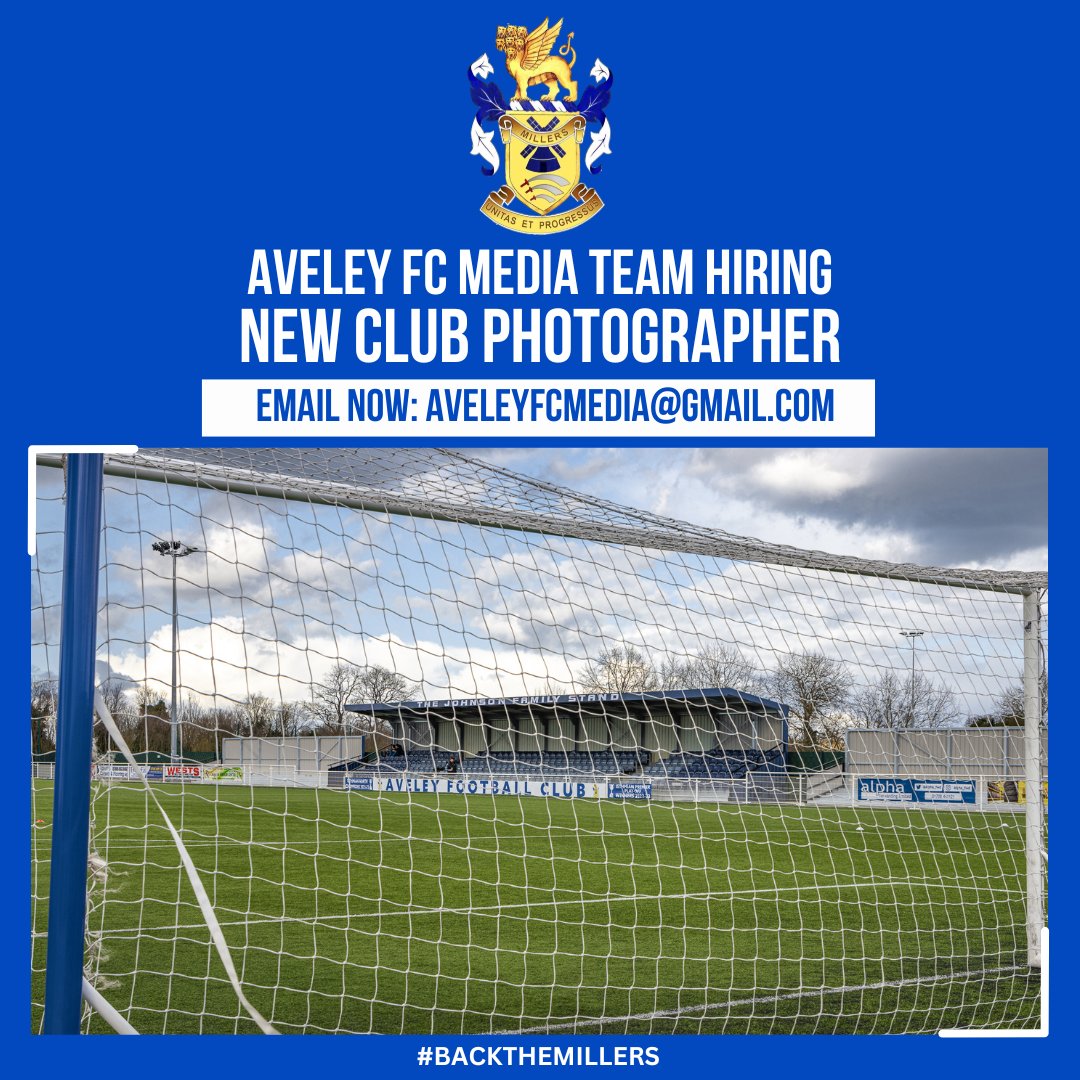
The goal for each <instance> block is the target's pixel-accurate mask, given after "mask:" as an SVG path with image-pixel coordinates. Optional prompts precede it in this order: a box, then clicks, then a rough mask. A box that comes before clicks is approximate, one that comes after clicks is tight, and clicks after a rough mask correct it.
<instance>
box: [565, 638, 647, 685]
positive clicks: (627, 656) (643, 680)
mask: <svg viewBox="0 0 1080 1080" xmlns="http://www.w3.org/2000/svg"><path fill="white" fill-rule="evenodd" d="M579 685H580V687H581V690H582V692H584V693H586V694H644V693H646V692H647V691H649V690H659V689H660V675H659V673H658V672H657V671H656V669H655V668H654V667H653V665H652V661H650V660H649V658H648V657H647V656H646V655H645V654H644V653H643V652H642V651H641V650H640V649H638V648H636V647H635V646H633V645H616V646H615V647H614V648H611V649H608V650H607V652H603V653H601V654H600V655H599V656H598V657H597V658H596V659H595V660H593V661H591V662H590V663H589V665H588V666H587V667H586V668H585V670H584V672H582V675H581V678H580V680H579Z"/></svg>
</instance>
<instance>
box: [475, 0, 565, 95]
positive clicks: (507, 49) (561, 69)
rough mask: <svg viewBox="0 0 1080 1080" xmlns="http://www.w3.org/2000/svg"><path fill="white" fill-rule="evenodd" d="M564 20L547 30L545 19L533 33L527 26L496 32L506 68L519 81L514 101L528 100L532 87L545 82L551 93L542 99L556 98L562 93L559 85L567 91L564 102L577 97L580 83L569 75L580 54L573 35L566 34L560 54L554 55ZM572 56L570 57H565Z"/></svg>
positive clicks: (498, 47) (510, 27)
mask: <svg viewBox="0 0 1080 1080" xmlns="http://www.w3.org/2000/svg"><path fill="white" fill-rule="evenodd" d="M562 24H563V21H562V19H560V20H559V21H558V22H557V23H556V24H555V25H554V26H553V27H551V28H550V29H548V21H547V19H545V20H544V21H543V22H542V23H541V24H540V25H539V26H538V27H537V28H536V29H535V30H534V31H533V32H532V33H531V34H527V33H526V32H525V27H524V26H500V27H499V29H498V32H497V33H496V34H495V48H496V49H498V50H499V52H503V53H506V70H507V71H509V72H510V74H511V76H512V77H513V79H514V82H516V83H517V93H516V94H514V101H526V100H528V97H529V87H530V86H540V85H541V84H543V85H544V86H546V87H547V88H548V92H547V93H546V94H544V96H543V97H542V98H541V100H542V101H554V100H555V99H556V98H557V97H558V96H559V86H560V84H561V85H562V88H563V89H564V90H565V91H566V97H565V98H564V99H563V100H564V101H573V100H574V99H575V98H576V97H577V83H576V82H574V80H573V79H572V78H571V76H570V69H571V68H572V67H573V66H574V61H575V60H577V53H576V52H575V51H574V48H573V46H572V45H571V44H570V42H571V41H572V40H573V38H574V35H573V34H567V35H566V44H565V45H564V46H563V47H562V48H561V49H560V50H559V55H558V56H552V55H551V50H552V49H553V48H554V47H555V42H556V41H558V40H559V31H560V30H562ZM567 54H569V55H570V59H569V60H564V59H563V57H564V56H566V55H567Z"/></svg>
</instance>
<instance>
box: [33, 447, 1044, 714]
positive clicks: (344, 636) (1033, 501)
mask: <svg viewBox="0 0 1080 1080" xmlns="http://www.w3.org/2000/svg"><path fill="white" fill-rule="evenodd" d="M268 453H271V454H272V453H273V452H269V451H268ZM372 453H376V454H378V453H381V452H372ZM467 453H468V454H469V455H470V456H473V457H483V458H485V459H486V460H488V461H490V462H492V463H495V464H498V465H501V466H504V467H506V468H509V469H512V470H515V471H517V472H520V473H524V474H527V475H529V476H532V477H537V478H539V479H542V480H547V481H549V482H552V483H556V484H559V485H563V486H566V487H569V488H573V489H576V490H579V491H582V492H585V493H587V494H594V495H597V496H601V497H603V498H604V499H607V500H610V501H612V502H615V503H622V504H628V505H631V506H634V507H637V508H639V509H644V510H649V511H653V512H656V513H660V514H663V515H666V516H669V517H673V518H680V519H684V520H688V521H691V522H694V523H696V524H701V525H710V526H717V527H720V528H723V529H726V530H728V531H729V532H732V533H736V534H739V535H744V536H751V537H757V538H760V539H763V540H767V541H770V542H774V543H785V544H791V545H795V546H798V547H804V548H815V549H818V550H825V551H829V552H832V553H835V554H841V555H856V556H863V557H867V558H875V559H886V560H890V561H902V562H915V563H921V564H925V565H938V566H980V567H989V568H994V569H1022V570H1037V569H1042V568H1044V567H1045V566H1046V561H1047V551H1046V454H1045V452H1043V451H1028V450H866V449H851V450H848V449H844V450H836V449H832V450H817V449H814V450H795V449H780V450H776V449H773V450H756V449H753V450H743V449H724V450H702V449H689V450H684V449H664V450H644V449H643V450H634V449H620V450H611V449H581V450H567V449H543V450H541V449H530V450H527V451H526V450H501V449H489V450H483V451H467ZM337 458H342V460H343V461H344V460H348V461H352V460H353V458H355V459H356V461H357V463H358V464H357V469H358V472H357V478H358V481H360V480H365V481H366V482H369V481H370V479H371V468H372V465H371V462H368V461H367V459H366V458H365V457H364V454H363V453H361V452H349V453H347V454H344V455H343V454H342V453H341V452H334V460H337ZM456 460H457V459H456V458H455V459H454V461H456ZM286 464H287V463H283V464H281V465H280V466H275V465H274V463H273V462H271V463H270V466H271V471H274V469H275V468H280V470H282V471H287V470H286ZM339 464H340V462H339ZM444 464H445V463H444ZM459 467H460V468H461V469H462V470H464V471H463V472H462V474H461V476H462V477H463V476H464V475H465V473H467V472H469V471H470V469H471V467H468V466H459V465H457V464H453V463H451V465H450V466H449V468H450V470H451V471H450V472H449V473H446V474H444V473H443V472H440V471H439V470H438V469H437V468H435V465H434V464H432V465H431V468H430V470H429V472H427V473H425V474H422V475H420V476H419V477H413V478H412V479H413V481H415V482H416V483H419V481H420V480H424V478H425V476H426V477H427V482H429V483H430V484H433V485H435V488H437V489H438V490H443V489H444V488H446V490H453V489H455V485H456V483H457V479H461V477H459V476H458V474H457V473H456V472H454V470H457V469H459ZM475 471H476V470H471V472H474V473H475ZM290 475H291V474H290ZM455 478H457V479H455ZM446 485H449V487H448V488H447V487H446ZM62 490H63V488H62V476H61V475H60V474H59V472H58V471H57V470H53V469H42V470H39V487H38V494H39V498H40V502H39V511H38V525H39V546H38V557H37V559H36V560H35V563H34V573H33V586H34V594H35V597H34V599H35V602H34V611H33V613H32V644H33V668H34V671H35V673H42V674H47V673H51V674H55V663H56V658H57V648H56V644H57V641H58V634H59V614H60V573H59V570H60V563H61V554H62V548H63V544H62V533H61V514H62V502H61V495H62ZM173 536H177V537H180V538H181V539H183V540H184V541H186V542H187V543H190V544H193V545H195V546H196V547H197V548H198V549H199V553H198V554H197V555H195V556H193V557H190V558H186V559H184V560H182V561H181V563H180V564H179V567H178V570H179V573H178V578H179V582H178V584H179V605H178V607H179V611H180V650H179V651H180V661H181V664H180V666H181V684H182V687H183V691H184V693H185V694H186V695H189V696H191V697H193V698H196V699H199V700H201V701H203V702H204V703H214V704H223V703H225V704H227V703H237V702H242V701H244V700H245V699H246V698H247V697H248V696H249V695H250V694H253V693H261V694H267V695H269V696H270V697H271V698H272V699H273V700H286V701H295V700H302V699H304V698H306V697H307V696H309V695H310V691H311V686H312V685H313V684H314V683H315V682H317V681H318V680H320V679H321V678H323V677H324V676H325V675H326V673H327V672H328V670H329V669H330V668H331V667H332V665H334V664H335V663H337V662H339V661H341V660H345V661H348V662H350V663H355V664H358V665H361V666H364V665H370V664H379V665H382V666H385V667H388V668H390V669H392V670H394V671H396V672H398V673H399V674H401V675H402V676H404V677H405V678H407V679H408V680H410V681H413V682H415V683H417V684H419V685H420V686H421V687H422V696H425V697H467V696H471V695H474V694H485V695H487V694H491V695H500V694H518V693H537V692H549V691H550V690H551V689H552V688H561V689H566V688H575V687H576V686H577V685H578V682H579V680H580V679H581V678H583V677H584V673H585V672H586V670H587V668H588V665H589V664H590V663H591V662H592V661H593V660H595V658H596V657H597V656H598V655H600V654H602V653H603V652H604V651H606V650H608V649H612V648H615V647H623V646H633V647H634V648H636V649H640V650H643V651H645V652H646V653H647V654H648V655H649V656H650V657H653V658H654V659H655V662H656V663H657V665H658V666H659V665H661V664H662V663H664V662H667V661H680V662H681V661H685V660H686V659H687V658H693V657H695V656H699V655H704V654H705V653H707V652H708V651H709V650H710V649H714V648H716V647H717V646H722V647H724V648H726V649H732V650H736V651H737V652H738V653H740V654H741V655H742V656H743V657H744V659H746V660H747V661H748V662H750V663H751V664H752V665H753V666H754V668H755V670H757V671H759V672H762V673H768V672H770V671H772V670H774V669H775V668H776V666H777V664H778V663H779V662H780V660H781V659H782V658H783V657H784V656H786V655H792V654H795V653H800V652H807V651H819V652H823V653H825V654H827V655H828V656H830V657H832V658H834V659H836V660H838V661H840V662H842V663H844V664H846V665H848V666H849V667H850V668H851V670H852V672H853V673H855V677H856V679H857V681H860V682H864V683H865V682H869V681H871V680H872V679H874V678H875V677H877V676H878V675H880V674H881V673H883V672H885V671H898V672H902V673H904V672H906V671H907V670H909V665H910V663H911V659H910V658H911V652H910V650H909V648H908V641H907V639H905V638H904V637H903V636H902V634H901V631H902V630H904V629H908V628H918V629H920V630H922V631H924V633H925V637H924V639H923V640H922V641H921V651H920V654H919V662H920V665H921V667H920V670H921V671H922V672H924V673H925V674H926V675H927V676H928V677H931V678H932V679H933V681H934V682H935V684H937V685H940V686H942V687H945V688H947V689H949V690H950V692H952V693H954V694H955V695H956V697H957V700H958V701H959V702H960V707H961V709H962V713H963V714H964V715H976V714H979V713H981V712H983V711H986V710H987V709H989V708H992V707H993V704H994V702H995V701H996V700H997V699H998V697H999V696H1000V694H1001V693H1003V692H1004V691H1005V690H1007V689H1008V688H1010V687H1011V686H1012V685H1014V684H1015V682H1016V680H1017V672H1018V670H1019V665H1020V648H1021V637H1020V625H1021V621H1020V612H1019V607H1018V600H1017V598H1016V597H1015V596H1012V595H1008V594H1000V593H974V592H972V591H971V590H966V589H951V588H946V587H939V586H934V585H919V584H916V583H910V582H896V581H882V580H881V579H872V578H869V579H858V578H853V577H849V576H846V575H836V574H830V573H828V572H815V571H809V570H800V569H797V568H789V569H785V568H783V567H778V566H770V565H766V564H755V563H746V562H744V563H733V562H731V561H729V560H727V559H724V558H719V557H713V556H699V555H693V554H688V553H682V552H679V551H646V550H642V549H634V548H633V547H632V546H628V547H620V546H618V545H613V544H608V545H605V544H600V543H597V542H590V541H582V540H573V539H567V538H559V537H557V536H550V535H543V536H542V535H539V534H532V533H522V532H520V531H515V530H513V529H511V530H498V529H490V528H478V527H476V526H473V525H469V524H466V523H463V522H457V523H455V522H452V521H449V522H448V521H442V520H439V519H433V518H430V517H427V516H412V515H407V514H394V515H387V514H383V513H379V512H366V511H356V510H349V509H347V508H341V507H336V506H321V505H318V504H307V503H306V502H303V501H288V502H284V501H281V500H274V499H270V498H257V497H250V496H240V495H235V496H228V497H227V496H225V495H223V494H221V493H219V492H207V491H205V490H197V489H194V488H190V487H185V486H182V485H169V486H165V485H161V484H156V483H152V482H141V483H135V482H133V481H130V480H125V479H123V478H117V477H109V478H108V480H107V484H106V498H105V533H104V543H103V558H104V562H105V568H104V572H103V573H104V576H103V583H102V610H101V617H100V621H99V638H100V643H99V659H102V660H103V661H105V662H107V663H108V665H109V667H110V668H111V670H112V672H113V674H114V675H115V676H116V677H118V678H121V679H123V680H127V681H129V682H130V683H131V684H132V685H142V684H147V685H151V686H153V687H155V688H156V689H157V690H158V691H159V692H161V693H165V692H166V691H167V689H168V686H169V682H170V670H171V657H172V645H171V626H170V614H171V580H170V573H171V568H172V564H171V562H168V561H167V560H166V561H163V560H162V559H161V558H160V557H159V556H157V555H156V554H155V553H154V552H153V551H152V548H151V543H152V542H153V540H155V539H159V538H162V537H165V538H168V537H173Z"/></svg>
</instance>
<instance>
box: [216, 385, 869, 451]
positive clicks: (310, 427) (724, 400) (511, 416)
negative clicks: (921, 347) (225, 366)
mask: <svg viewBox="0 0 1080 1080" xmlns="http://www.w3.org/2000/svg"><path fill="white" fill-rule="evenodd" d="M202 418H203V423H202V433H203V435H204V436H233V437H248V436H251V437H258V436H268V437H273V438H283V437H289V436H297V437H300V438H315V437H327V438H347V437H364V438H395V437H397V438H408V439H415V438H432V439H439V438H459V437H463V436H465V437H479V438H501V437H504V436H513V437H515V438H522V439H530V438H567V437H574V438H584V439H604V438H612V437H614V438H626V437H631V438H639V437H640V438H695V437H704V438H715V437H733V438H747V437H749V438H755V437H770V438H772V437H785V436H789V437H796V438H806V437H819V436H821V437H829V438H868V437H872V436H873V435H874V381H873V380H872V379H832V380H802V381H797V380H786V379H745V380H723V381H720V380H706V379H695V380H686V381H677V382H670V383H668V382H662V381H659V380H655V379H627V380H543V381H537V380H516V379H515V380H502V379H499V380H496V379H477V380H473V381H470V380H423V379H412V380H409V379H403V380H399V379H393V380H391V379H386V380H372V381H363V382H361V381H355V382H354V381H350V380H345V379H315V380H266V381H263V380H253V379H206V380H204V381H203V384H202Z"/></svg>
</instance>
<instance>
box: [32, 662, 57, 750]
mask: <svg viewBox="0 0 1080 1080" xmlns="http://www.w3.org/2000/svg"><path fill="white" fill-rule="evenodd" d="M56 692H57V691H56V681H55V680H54V679H49V678H39V679H33V680H31V682H30V737H31V740H32V741H31V746H32V747H33V752H34V753H35V754H44V753H48V752H49V751H51V750H53V749H55V747H56Z"/></svg>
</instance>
